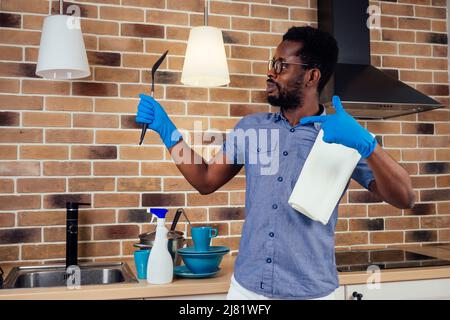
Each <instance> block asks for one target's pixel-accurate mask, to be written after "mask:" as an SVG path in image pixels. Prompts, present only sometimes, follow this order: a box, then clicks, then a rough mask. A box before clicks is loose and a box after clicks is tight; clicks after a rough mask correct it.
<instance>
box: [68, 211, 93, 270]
mask: <svg viewBox="0 0 450 320" xmlns="http://www.w3.org/2000/svg"><path fill="white" fill-rule="evenodd" d="M89 205H91V204H90V203H81V202H66V212H67V217H66V219H67V220H66V221H67V223H66V268H68V267H69V266H72V265H78V206H89Z"/></svg>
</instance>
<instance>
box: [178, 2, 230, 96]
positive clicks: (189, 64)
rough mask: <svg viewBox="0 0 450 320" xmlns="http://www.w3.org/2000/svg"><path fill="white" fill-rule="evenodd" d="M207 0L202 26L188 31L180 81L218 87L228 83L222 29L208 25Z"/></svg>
mask: <svg viewBox="0 0 450 320" xmlns="http://www.w3.org/2000/svg"><path fill="white" fill-rule="evenodd" d="M208 9H209V1H208V0H206V1H205V14H204V26H200V27H194V28H192V29H191V32H190V33H189V40H188V44H187V48H186V57H185V59H184V65H183V72H182V74H181V82H182V83H183V84H185V85H188V86H194V87H218V86H223V85H227V84H228V83H230V76H229V74H228V64H227V57H226V54H225V47H224V45H223V37H222V31H221V30H220V29H218V28H215V27H210V26H208V11H209V10H208Z"/></svg>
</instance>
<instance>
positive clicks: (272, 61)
mask: <svg viewBox="0 0 450 320" xmlns="http://www.w3.org/2000/svg"><path fill="white" fill-rule="evenodd" d="M276 63H279V64H278V65H279V66H280V67H279V68H278V69H279V70H277V68H276ZM285 64H288V65H289V64H295V65H299V66H313V68H319V65H317V64H311V63H300V62H284V61H281V60H280V59H277V60H275V59H273V58H272V59H269V61H268V63H267V70H269V71H270V70H274V71H275V73H276V74H280V73H281V72H283V65H285Z"/></svg>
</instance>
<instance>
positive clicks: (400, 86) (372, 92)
mask: <svg viewBox="0 0 450 320" xmlns="http://www.w3.org/2000/svg"><path fill="white" fill-rule="evenodd" d="M368 7H369V1H368V0H318V8H317V9H318V20H319V21H318V22H319V29H321V30H324V31H327V32H329V33H331V34H332V35H333V36H334V37H335V38H336V40H337V42H338V46H339V58H338V63H337V65H336V69H335V73H334V75H333V76H332V77H331V78H330V80H329V82H328V83H327V85H326V86H325V88H324V89H323V91H322V93H321V96H320V102H321V103H323V104H324V105H325V106H327V109H328V108H330V107H331V99H332V96H333V95H338V96H339V97H340V98H341V101H342V104H343V105H344V108H345V110H346V111H347V112H348V113H349V114H351V115H352V116H353V117H355V118H359V119H387V118H392V117H397V116H401V115H406V114H411V113H418V112H423V111H428V110H432V109H437V108H442V107H444V106H443V105H442V104H441V103H439V102H437V101H436V100H434V99H432V98H430V97H428V96H426V95H425V94H423V93H421V92H419V91H417V90H416V89H414V88H412V87H410V86H408V85H406V84H404V83H403V82H401V81H399V80H397V79H395V78H393V77H391V76H389V75H387V74H386V73H384V72H383V71H381V70H378V69H377V68H375V67H373V66H372V65H370V30H369V28H368V27H367V19H368V18H369V15H368V13H367V9H368ZM331 109H332V108H330V111H331V112H330V113H333V111H332V110H331Z"/></svg>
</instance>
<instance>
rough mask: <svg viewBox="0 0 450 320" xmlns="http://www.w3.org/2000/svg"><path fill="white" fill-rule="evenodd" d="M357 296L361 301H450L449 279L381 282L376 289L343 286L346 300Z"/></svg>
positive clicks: (362, 285)
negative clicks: (358, 295) (359, 295)
mask: <svg viewBox="0 0 450 320" xmlns="http://www.w3.org/2000/svg"><path fill="white" fill-rule="evenodd" d="M354 293H355V294H354ZM357 294H362V296H361V299H362V300H414V299H417V300H428V299H433V300H450V279H449V278H444V279H431V280H414V281H396V282H382V283H380V286H379V288H378V289H377V288H374V289H369V288H368V286H367V285H366V284H358V285H346V286H345V298H346V300H357V299H356V298H355V297H354V295H357Z"/></svg>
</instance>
